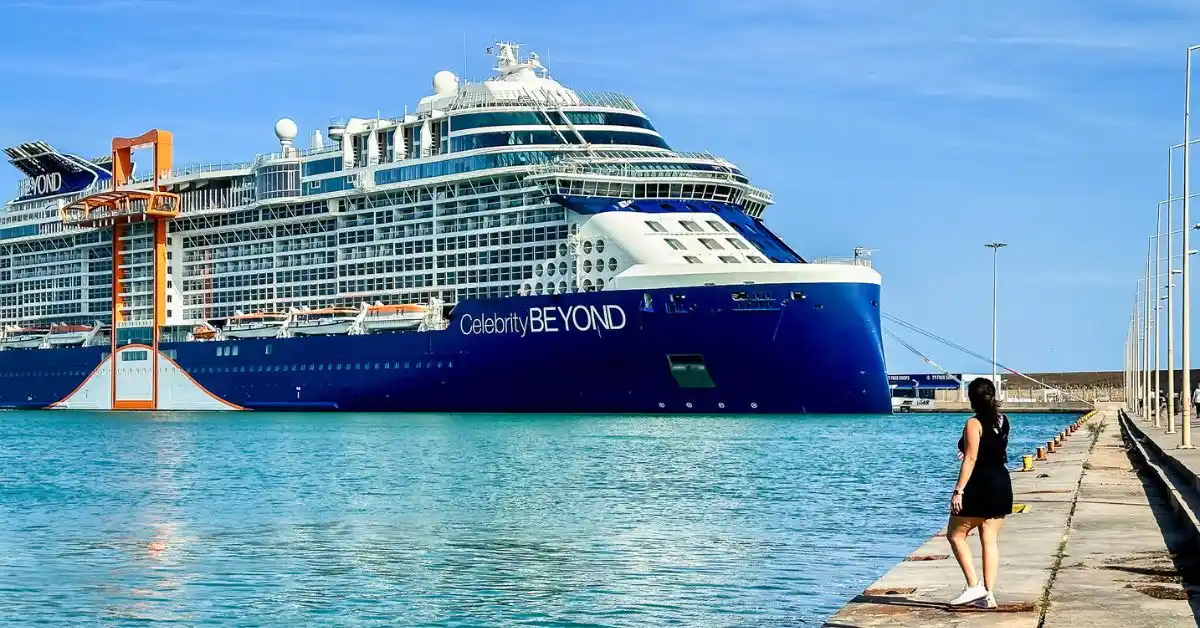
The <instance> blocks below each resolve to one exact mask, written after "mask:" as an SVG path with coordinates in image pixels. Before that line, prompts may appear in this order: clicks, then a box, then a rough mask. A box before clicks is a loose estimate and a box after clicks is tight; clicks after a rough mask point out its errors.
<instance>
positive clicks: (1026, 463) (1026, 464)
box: [1021, 454, 1033, 471]
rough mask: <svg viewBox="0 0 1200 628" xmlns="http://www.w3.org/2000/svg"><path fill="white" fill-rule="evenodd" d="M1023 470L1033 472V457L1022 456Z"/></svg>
mask: <svg viewBox="0 0 1200 628" xmlns="http://www.w3.org/2000/svg"><path fill="white" fill-rule="evenodd" d="M1021 470H1022V471H1033V456H1030V455H1029V454H1025V455H1024V456H1021Z"/></svg>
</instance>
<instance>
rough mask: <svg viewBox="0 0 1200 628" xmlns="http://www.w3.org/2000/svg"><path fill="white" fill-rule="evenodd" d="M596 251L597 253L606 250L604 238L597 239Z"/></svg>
mask: <svg viewBox="0 0 1200 628" xmlns="http://www.w3.org/2000/svg"><path fill="white" fill-rule="evenodd" d="M596 252H597V253H603V252H604V240H596Z"/></svg>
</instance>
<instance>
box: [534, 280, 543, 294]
mask: <svg viewBox="0 0 1200 628" xmlns="http://www.w3.org/2000/svg"><path fill="white" fill-rule="evenodd" d="M533 293H534V294H541V293H542V282H540V281H539V282H537V285H535V286H534V287H533Z"/></svg>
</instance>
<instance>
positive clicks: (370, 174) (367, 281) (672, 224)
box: [0, 44, 798, 329]
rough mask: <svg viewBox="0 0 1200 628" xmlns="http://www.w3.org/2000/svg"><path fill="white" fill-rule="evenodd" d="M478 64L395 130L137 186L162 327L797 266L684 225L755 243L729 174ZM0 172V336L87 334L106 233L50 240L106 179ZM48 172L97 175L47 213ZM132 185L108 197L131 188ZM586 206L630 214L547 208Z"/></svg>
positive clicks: (552, 91)
mask: <svg viewBox="0 0 1200 628" xmlns="http://www.w3.org/2000/svg"><path fill="white" fill-rule="evenodd" d="M494 53H495V56H496V59H497V64H496V68H495V69H496V72H497V76H496V77H494V78H492V79H490V80H487V81H483V82H480V83H469V84H464V83H462V82H461V81H460V80H459V79H458V77H456V76H454V75H453V74H452V73H450V72H447V71H442V72H438V73H437V74H436V75H435V77H434V81H433V84H434V94H433V95H431V96H428V97H425V98H422V99H421V100H420V102H419V103H418V105H417V107H416V109H415V111H413V112H412V113H409V114H406V115H403V116H401V117H396V118H350V119H344V120H335V121H333V122H331V123H330V124H329V126H328V128H327V130H326V134H327V135H322V133H320V132H314V133H313V134H312V136H311V142H310V145H309V147H308V148H306V149H300V148H297V147H294V146H293V142H294V140H295V138H296V136H297V134H298V131H297V127H296V125H295V123H293V122H292V121H290V120H287V119H284V120H281V121H279V123H278V124H277V125H276V127H275V132H276V135H277V137H278V138H279V140H280V143H281V150H280V151H278V152H275V153H272V154H264V155H259V156H258V157H257V158H255V159H254V160H253V161H250V162H244V163H227V164H206V165H200V166H191V167H184V168H177V169H174V170H172V171H171V172H164V173H159V174H160V180H159V184H160V185H165V186H166V188H167V189H168V190H170V191H171V192H174V193H177V194H178V195H179V197H180V202H179V214H178V216H177V217H176V218H175V220H174V221H172V222H171V224H170V227H169V240H168V249H167V250H168V253H167V256H168V273H167V277H168V282H167V286H166V291H167V297H166V299H167V313H166V317H167V320H168V321H169V322H170V323H172V324H177V325H179V324H183V323H190V322H200V321H210V320H216V321H223V320H225V319H228V318H230V317H232V316H234V315H235V314H237V313H239V312H240V313H246V314H249V313H255V312H289V311H294V310H299V309H305V308H307V309H311V310H319V309H323V308H356V309H357V308H359V307H361V306H362V304H364V303H380V304H406V303H420V304H425V303H429V302H430V301H431V300H433V299H440V300H442V301H444V302H446V303H451V304H452V303H455V302H457V301H460V300H463V299H483V298H498V297H507V296H514V295H519V294H555V293H567V292H578V291H599V290H609V289H619V288H638V287H643V286H649V285H656V284H662V283H663V282H664V281H666V282H671V283H673V284H677V285H703V284H705V283H712V282H714V281H716V282H718V283H725V282H735V283H736V282H742V281H744V280H745V277H746V276H747V273H750V272H751V271H757V272H762V271H765V270H766V268H765V266H769V265H771V264H774V263H775V262H777V261H798V258H797V259H795V260H793V259H780V257H779V255H773V254H772V253H773V251H772V250H770V249H765V248H764V247H763V246H761V244H762V243H761V242H754V241H752V239H753V238H752V236H753V234H751V233H748V232H747V231H746V229H745V228H744V227H739V226H738V225H734V224H731V222H730V220H728V219H727V217H728V215H727V214H723V213H721V212H717V211H714V210H713V209H712V208H711V207H709V206H708V205H706V203H719V204H723V206H737V207H740V208H741V211H742V212H744V215H745V216H746V217H748V219H749V220H750V221H751V223H752V225H751V226H752V227H753V226H757V227H760V228H761V225H760V224H759V223H758V222H757V220H756V219H757V218H759V217H761V215H762V211H763V209H764V208H765V206H766V205H768V204H770V202H771V197H770V195H769V194H768V193H767V192H765V191H763V190H761V189H758V188H756V187H754V186H751V185H750V184H749V183H748V181H747V179H746V177H745V176H743V175H742V174H741V173H740V172H739V171H738V170H737V169H736V168H735V167H734V166H733V165H732V164H731V163H729V162H728V161H726V160H724V159H721V158H718V157H716V156H713V155H711V154H707V153H683V152H678V151H675V150H673V149H671V148H670V147H669V146H668V144H667V142H666V140H665V139H664V138H663V137H662V136H661V135H660V134H659V133H658V132H657V131H656V130H655V129H654V126H653V125H652V124H651V122H650V120H649V119H648V118H647V117H646V116H645V114H644V113H643V112H642V111H641V110H640V109H639V108H638V107H637V106H636V105H635V104H634V103H633V102H632V101H631V100H630V99H629V98H626V97H624V96H621V95H617V94H611V93H591V92H584V91H576V90H572V89H568V88H566V87H564V86H562V85H561V84H559V83H558V82H557V81H555V80H553V79H551V78H550V77H549V76H548V74H547V72H546V71H545V69H544V68H543V67H542V66H541V63H540V62H539V60H538V58H537V56H536V55H531V56H530V57H528V58H519V57H518V47H517V46H516V45H512V44H498V45H497V46H496V47H495V48H494ZM6 152H7V153H8V155H9V157H10V161H12V162H13V163H14V165H16V166H17V167H19V168H21V169H22V170H24V171H25V172H26V174H28V175H29V176H30V178H31V180H34V181H39V180H40V181H41V183H40V184H24V187H23V188H22V192H23V195H22V196H21V197H20V198H18V199H17V200H16V201H13V202H10V203H9V204H8V205H7V207H6V211H5V212H4V215H3V216H2V217H0V322H2V323H4V324H5V325H6V326H11V327H16V326H27V325H32V324H51V323H71V324H93V323H94V322H96V321H105V322H107V321H109V320H110V310H111V307H112V288H111V286H112V281H113V277H112V268H113V262H112V259H111V258H112V249H111V243H110V242H109V241H107V238H108V237H109V233H111V232H110V231H108V230H101V229H94V228H76V227H67V228H64V226H63V223H62V221H61V220H60V215H59V212H60V208H62V207H63V206H66V205H68V204H70V203H71V202H73V201H74V200H76V199H78V198H80V197H82V196H85V195H87V194H90V193H94V192H96V191H97V190H101V189H106V186H107V185H108V180H107V177H105V176H103V175H104V174H105V169H106V168H108V167H109V164H108V163H107V161H106V159H92V160H85V159H80V158H78V157H75V156H72V155H66V154H61V153H58V152H56V151H54V150H53V149H52V148H50V147H49V146H48V145H46V144H45V143H42V142H33V143H30V144H23V145H21V146H18V147H14V148H12V149H8V150H7V151H6ZM48 164H49V165H50V166H52V167H53V168H66V167H71V168H75V169H77V170H88V169H90V170H93V171H95V173H98V174H99V176H98V177H93V180H94V183H92V185H90V186H88V187H86V188H83V189H78V190H74V191H71V192H70V193H66V194H62V193H58V194H56V193H55V192H56V188H55V187H54V184H55V183H56V181H54V180H51V179H53V177H42V178H41V179H39V174H42V173H43V172H51V171H52V169H53V168H51V169H47V165H48ZM84 174H87V173H86V172H85V173H84ZM152 175H153V173H144V174H142V175H140V176H137V177H135V178H134V182H133V183H132V184H130V185H128V186H126V187H128V188H130V189H138V188H139V187H143V188H148V187H149V186H150V185H151V182H150V179H151V178H152ZM58 179H59V180H58V181H57V183H58V184H59V185H60V187H61V185H62V180H61V179H62V178H61V177H58ZM604 198H611V199H637V200H636V203H637V204H639V205H644V206H645V207H643V208H637V207H635V208H633V209H635V210H636V209H641V211H606V212H596V213H589V212H588V211H587V210H586V209H580V208H579V207H572V205H571V203H570V202H568V201H566V200H564V199H575V200H576V201H578V199H585V200H586V199H604ZM656 199H663V200H664V203H663V206H662V207H661V208H660V207H657V206H656ZM667 200H669V201H670V203H671V205H668V204H667V203H666V201H667ZM693 204H694V206H693ZM684 205H686V207H685V206H684ZM689 208H690V209H689ZM621 209H629V208H628V207H622V208H621ZM762 230H763V231H764V232H765V228H762ZM152 235H153V234H152V233H151V227H150V224H149V223H146V224H134V225H131V226H130V228H129V229H128V230H127V231H126V232H124V234H123V235H122V236H121V237H123V238H124V239H125V240H126V242H127V244H126V245H125V246H124V247H123V251H124V252H125V253H124V256H123V259H121V260H120V263H119V264H118V265H117V268H116V270H117V272H118V273H119V275H120V277H119V278H120V279H121V281H120V285H121V293H120V296H121V297H122V300H123V302H124V306H123V307H124V314H125V316H124V319H125V320H126V321H130V322H137V321H145V320H149V319H150V316H151V310H152V298H153V285H152V284H153V274H152V272H151V265H152V259H151V256H152V241H153V237H152ZM781 250H786V253H785V254H784V255H785V257H786V256H788V255H792V256H794V254H792V253H791V252H790V250H787V249H786V247H784V249H781ZM773 257H774V258H775V259H772V258H773ZM756 265H763V266H764V268H761V269H758V268H755V266H756ZM180 328H181V329H183V328H186V326H183V327H180Z"/></svg>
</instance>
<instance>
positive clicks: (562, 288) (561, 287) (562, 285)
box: [558, 281, 567, 294]
mask: <svg viewBox="0 0 1200 628" xmlns="http://www.w3.org/2000/svg"><path fill="white" fill-rule="evenodd" d="M558 293H559V294H566V293H567V282H565V281H560V282H558Z"/></svg>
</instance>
